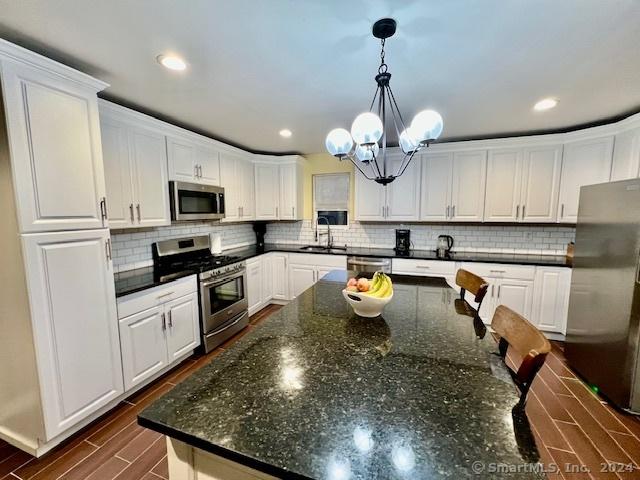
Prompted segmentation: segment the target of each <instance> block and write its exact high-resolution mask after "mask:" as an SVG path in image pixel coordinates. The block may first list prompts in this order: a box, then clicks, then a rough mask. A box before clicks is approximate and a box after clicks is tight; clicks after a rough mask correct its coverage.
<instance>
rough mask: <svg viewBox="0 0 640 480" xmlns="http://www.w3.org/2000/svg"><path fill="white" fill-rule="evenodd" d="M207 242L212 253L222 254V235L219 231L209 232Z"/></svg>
mask: <svg viewBox="0 0 640 480" xmlns="http://www.w3.org/2000/svg"><path fill="white" fill-rule="evenodd" d="M209 242H210V248H209V250H210V251H211V254H212V255H220V254H222V235H221V234H219V233H210V234H209Z"/></svg>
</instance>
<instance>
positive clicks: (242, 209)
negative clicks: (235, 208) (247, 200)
mask: <svg viewBox="0 0 640 480" xmlns="http://www.w3.org/2000/svg"><path fill="white" fill-rule="evenodd" d="M240 216H241V217H244V207H240Z"/></svg>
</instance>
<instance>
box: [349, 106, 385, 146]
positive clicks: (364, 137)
mask: <svg viewBox="0 0 640 480" xmlns="http://www.w3.org/2000/svg"><path fill="white" fill-rule="evenodd" d="M351 136H352V137H353V141H354V142H356V143H357V144H358V145H363V144H372V143H376V142H377V141H378V140H380V139H381V138H382V121H381V120H380V117H378V116H377V115H376V114H375V113H372V112H365V113H361V114H360V115H358V116H357V117H356V118H355V120H354V121H353V123H352V124H351Z"/></svg>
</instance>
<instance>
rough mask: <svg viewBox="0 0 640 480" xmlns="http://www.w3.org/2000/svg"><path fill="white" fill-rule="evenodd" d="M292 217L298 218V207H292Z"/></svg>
mask: <svg viewBox="0 0 640 480" xmlns="http://www.w3.org/2000/svg"><path fill="white" fill-rule="evenodd" d="M291 216H292V217H293V218H296V207H291Z"/></svg>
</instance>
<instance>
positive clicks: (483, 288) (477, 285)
mask: <svg viewBox="0 0 640 480" xmlns="http://www.w3.org/2000/svg"><path fill="white" fill-rule="evenodd" d="M456 285H458V286H459V287H460V298H461V299H462V300H464V299H465V298H464V294H465V292H467V291H468V292H469V293H472V294H473V295H475V298H474V299H473V301H474V302H476V303H477V304H478V308H477V310H478V311H480V305H481V304H482V300H483V299H484V296H485V295H486V294H487V291H488V290H489V284H488V283H487V282H486V281H485V279H484V278H482V277H479V276H478V275H476V274H475V273H471V272H469V271H468V270H465V269H463V268H461V269H459V270H458V272H457V273H456Z"/></svg>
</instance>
